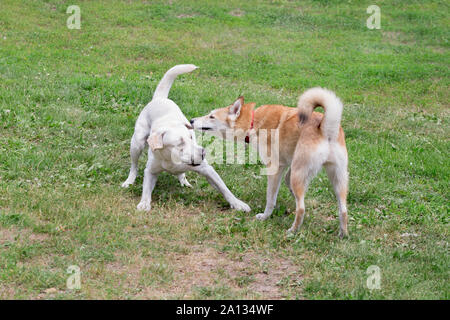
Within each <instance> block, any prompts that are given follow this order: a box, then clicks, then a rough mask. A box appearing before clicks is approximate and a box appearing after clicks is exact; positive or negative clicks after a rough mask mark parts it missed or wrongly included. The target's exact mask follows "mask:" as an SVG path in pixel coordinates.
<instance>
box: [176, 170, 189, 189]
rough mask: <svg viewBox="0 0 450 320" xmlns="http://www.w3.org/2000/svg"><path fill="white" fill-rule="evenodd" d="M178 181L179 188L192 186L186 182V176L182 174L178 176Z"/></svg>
mask: <svg viewBox="0 0 450 320" xmlns="http://www.w3.org/2000/svg"><path fill="white" fill-rule="evenodd" d="M178 181H180V184H181V186H183V187H189V188H192V185H191V184H190V183H189V181H187V179H186V174H185V173H182V174H179V175H178Z"/></svg>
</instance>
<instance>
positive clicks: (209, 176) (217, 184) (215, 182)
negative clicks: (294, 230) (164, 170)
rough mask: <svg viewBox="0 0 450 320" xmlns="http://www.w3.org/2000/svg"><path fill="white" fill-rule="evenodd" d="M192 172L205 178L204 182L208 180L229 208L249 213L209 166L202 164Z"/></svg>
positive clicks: (243, 203)
mask: <svg viewBox="0 0 450 320" xmlns="http://www.w3.org/2000/svg"><path fill="white" fill-rule="evenodd" d="M194 171H197V172H198V173H200V174H201V175H203V176H205V178H206V180H208V182H209V183H210V184H211V185H212V186H213V187H214V188H215V189H216V190H217V191H219V192H220V193H221V194H222V195H223V196H224V198H225V200H227V201H228V203H229V204H230V206H231V208H233V209H236V210H241V211H245V212H249V211H250V210H251V209H250V207H249V206H248V205H247V204H246V203H245V202H243V201H241V200H239V199H238V198H236V197H235V196H234V195H233V194H232V193H231V191H230V190H229V189H228V187H227V186H226V185H225V183H224V182H223V180H222V179H221V178H220V176H219V175H218V174H217V172H216V170H214V168H213V167H211V166H210V165H209V164H207V163H206V164H202V165H201V166H200V167H198V168H197V169H195V170H194Z"/></svg>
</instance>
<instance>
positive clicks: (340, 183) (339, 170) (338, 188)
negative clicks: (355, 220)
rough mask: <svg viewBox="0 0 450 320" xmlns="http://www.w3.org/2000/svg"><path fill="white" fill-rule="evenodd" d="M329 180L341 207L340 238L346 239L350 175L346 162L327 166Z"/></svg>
mask: <svg viewBox="0 0 450 320" xmlns="http://www.w3.org/2000/svg"><path fill="white" fill-rule="evenodd" d="M326 169H327V174H328V178H329V179H330V182H331V183H332V184H333V188H334V193H335V194H336V198H337V201H338V206H339V222H340V230H339V237H341V238H344V237H347V236H348V230H347V223H348V217H347V190H348V173H347V163H346V161H341V162H337V163H332V164H328V165H327V166H326Z"/></svg>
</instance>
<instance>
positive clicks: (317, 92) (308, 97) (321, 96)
mask: <svg viewBox="0 0 450 320" xmlns="http://www.w3.org/2000/svg"><path fill="white" fill-rule="evenodd" d="M319 106H321V107H322V108H323V109H324V113H325V114H324V117H323V120H322V123H321V124H320V130H321V131H322V133H323V135H324V136H325V137H327V138H328V139H330V140H336V139H337V137H338V134H339V126H340V123H341V116H342V109H343V106H342V102H341V100H339V98H338V97H337V96H336V95H335V94H334V92H333V91H330V90H327V89H323V88H319V87H317V88H312V89H309V90H306V91H305V92H304V93H303V94H302V95H301V96H300V98H299V99H298V104H297V108H298V112H299V113H298V116H299V119H300V122H301V123H305V122H306V121H307V120H308V118H309V117H310V116H311V114H312V112H313V110H314V109H315V108H317V107H319Z"/></svg>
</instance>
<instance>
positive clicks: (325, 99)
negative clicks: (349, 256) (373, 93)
mask: <svg viewBox="0 0 450 320" xmlns="http://www.w3.org/2000/svg"><path fill="white" fill-rule="evenodd" d="M255 105H256V104H255V103H247V104H244V97H239V98H238V99H237V100H236V101H235V102H234V104H232V105H230V106H228V107H225V108H220V109H216V110H213V111H211V112H210V113H209V114H208V115H206V116H203V117H200V118H195V119H192V120H191V124H192V125H193V127H194V128H195V129H198V130H203V131H208V132H210V133H213V134H215V135H218V136H222V137H225V136H227V137H229V136H230V135H229V134H227V133H226V132H230V131H229V130H231V131H232V132H233V135H231V137H232V138H233V139H235V138H236V137H237V138H242V139H243V138H245V139H246V141H247V142H249V141H250V142H252V144H253V145H255V144H258V140H259V141H261V137H262V134H263V132H264V134H265V135H266V136H267V139H264V141H265V144H266V146H265V147H266V148H265V150H271V152H270V155H267V152H261V151H260V150H261V142H259V148H258V151H259V154H260V157H261V159H262V160H263V161H264V162H265V163H266V165H267V166H269V167H272V166H274V165H275V167H276V170H274V172H273V174H269V175H268V177H267V178H268V183H267V197H266V208H265V210H264V213H260V214H258V215H256V218H257V219H259V220H265V219H267V218H268V217H270V215H271V214H272V211H273V209H274V207H275V204H276V199H277V195H278V190H279V187H280V184H281V178H282V176H283V173H284V172H285V170H286V169H288V168H289V167H290V169H289V170H288V172H287V174H286V176H285V181H286V184H287V186H288V187H289V189H290V190H291V192H292V193H293V194H294V196H295V199H296V216H295V221H294V223H293V224H292V227H291V228H290V229H289V230H288V231H289V232H295V231H297V230H298V229H299V227H300V226H301V224H302V222H303V217H304V213H305V203H304V197H305V192H306V190H307V188H308V184H309V182H310V181H311V179H312V178H314V176H315V175H316V174H317V173H318V171H319V170H320V169H321V168H322V166H325V168H326V170H327V173H328V177H329V179H330V181H331V183H332V184H333V187H334V192H335V194H336V197H337V200H338V204H339V220H340V232H339V235H340V236H341V237H344V236H346V235H347V234H348V232H347V206H346V201H347V190H348V173H347V163H348V156H347V148H346V146H345V138H344V131H343V130H342V128H341V127H340V122H341V116H342V109H343V106H342V102H341V101H340V100H339V98H338V97H336V95H335V94H334V93H333V92H332V91H329V90H326V89H323V88H312V89H309V90H307V91H306V92H305V93H303V95H302V96H301V97H300V98H299V101H298V105H297V108H290V107H286V106H282V105H263V106H261V107H259V108H257V109H254V108H255ZM319 106H321V107H323V109H324V114H322V113H318V112H313V110H314V109H315V108H316V107H319ZM268 130H276V132H277V135H278V139H276V140H274V138H273V136H272V135H270V134H268V133H267V132H268ZM278 142H279V143H278ZM262 149H264V148H262ZM273 150H275V151H276V152H273Z"/></svg>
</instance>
